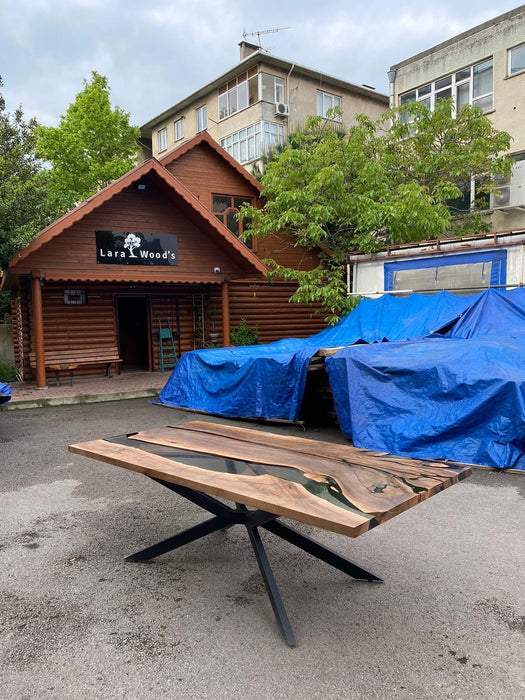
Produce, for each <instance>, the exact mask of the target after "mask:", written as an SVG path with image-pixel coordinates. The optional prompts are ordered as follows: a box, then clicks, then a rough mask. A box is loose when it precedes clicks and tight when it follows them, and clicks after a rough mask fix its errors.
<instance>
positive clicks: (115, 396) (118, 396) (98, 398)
mask: <svg viewBox="0 0 525 700" xmlns="http://www.w3.org/2000/svg"><path fill="white" fill-rule="evenodd" d="M159 391H160V389H138V390H135V391H118V392H115V393H112V394H77V395H76V396H50V397H48V398H41V399H20V400H18V401H16V400H14V401H13V400H11V401H8V402H7V404H5V405H4V406H2V410H3V411H21V410H24V409H26V408H47V407H48V406H71V405H74V404H85V403H99V402H102V401H124V400H125V399H147V398H152V397H155V398H156V397H157V396H158V395H159Z"/></svg>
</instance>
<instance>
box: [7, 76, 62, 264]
mask: <svg viewBox="0 0 525 700" xmlns="http://www.w3.org/2000/svg"><path fill="white" fill-rule="evenodd" d="M2 85H3V83H2V81H1V79H0V87H2ZM36 128H37V122H36V120H35V119H30V120H29V121H25V119H24V114H23V111H22V108H21V107H18V108H17V109H16V110H15V112H14V113H13V114H12V115H11V114H9V113H8V112H7V111H6V106H5V100H4V98H3V96H2V95H1V94H0V267H1V268H5V267H7V263H8V262H9V260H10V258H11V257H12V256H13V255H14V254H15V253H16V251H17V250H19V249H20V248H23V247H24V246H26V245H27V244H28V243H30V242H31V240H32V239H33V238H34V236H35V234H36V233H37V232H38V231H39V230H40V229H41V228H43V227H44V226H46V225H47V224H48V223H50V221H51V220H52V218H53V210H52V209H51V208H50V206H49V202H48V200H47V197H46V193H47V179H48V178H47V173H46V172H45V171H43V170H42V164H41V162H40V161H39V160H38V158H37V157H36V155H35V152H34V148H35V142H36V135H35V130H36Z"/></svg>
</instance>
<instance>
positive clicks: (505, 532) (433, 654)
mask: <svg viewBox="0 0 525 700" xmlns="http://www.w3.org/2000/svg"><path fill="white" fill-rule="evenodd" d="M193 418H194V416H193V415H192V414H191V413H185V412H182V411H177V410H173V409H167V408H163V407H160V406H155V405H151V404H150V403H148V401H147V400H145V399H137V400H127V401H116V402H110V403H94V404H85V405H72V406H69V405H66V406H57V407H48V408H45V409H34V410H26V411H7V412H3V413H0V582H1V591H0V698H1V699H2V700H3V699H4V698H5V699H6V700H7V699H8V698H9V699H11V698H16V699H17V700H29V699H31V700H32V699H33V698H35V699H36V698H38V700H46V699H51V698H53V699H60V700H62V699H64V698H66V699H68V698H75V699H76V700H78V699H80V700H82V699H84V698H86V699H91V698H93V699H94V698H97V700H100V699H103V700H105V699H112V698H128V699H132V700H142V699H144V700H146V699H148V700H149V699H153V698H155V699H157V698H185V699H186V698H214V699H217V700H219V699H221V698H228V699H230V698H232V699H233V698H239V697H247V698H250V700H259V699H260V700H263V699H264V700H266V699H268V700H269V699H270V698H271V699H272V700H278V699H281V698H282V699H289V698H290V699H291V698H293V699H295V698H297V699H299V698H300V699H301V700H309V699H310V698H312V699H319V700H327V699H328V700H330V699H332V698H334V699H335V698H345V699H348V700H352V699H353V698H363V699H366V700H374V699H376V698H377V699H381V700H385V699H388V700H390V699H395V698H417V699H424V698H433V699H434V698H436V699H441V698H443V699H445V698H450V699H454V700H456V699H458V700H459V699H463V700H467V699H473V700H474V699H475V700H485V699H486V700H498V699H499V698H501V699H505V700H507V699H511V700H514V699H518V698H519V699H521V698H523V697H525V672H524V669H525V664H524V659H525V585H524V568H525V566H524V564H525V537H524V533H525V508H524V497H525V475H521V474H504V473H500V472H491V471H482V470H475V471H474V474H473V476H471V477H469V478H468V479H466V480H465V481H463V482H461V483H459V484H457V485H455V486H453V487H452V488H450V489H447V490H445V491H443V492H442V493H440V494H438V495H437V496H435V497H433V498H431V499H430V500H428V501H426V502H423V503H421V504H420V505H418V506H416V507H415V508H412V509H411V510H409V511H407V512H406V513H403V514H401V515H399V516H398V517H396V518H394V519H393V520H390V521H388V522H386V523H384V524H383V525H381V526H380V527H378V528H376V529H374V530H372V531H371V532H369V533H366V534H365V535H363V536H361V537H358V538H356V539H349V538H345V537H343V536H340V535H336V534H332V533H329V532H326V531H319V530H314V529H313V528H309V527H307V526H301V525H299V526H298V527H299V529H301V530H302V531H303V532H306V533H308V534H311V535H312V536H314V537H316V538H317V539H319V540H320V541H321V542H323V543H324V544H326V545H328V546H330V547H332V548H333V549H336V550H337V551H339V552H341V553H342V554H344V555H346V556H348V557H350V558H351V559H353V560H355V561H356V562H357V563H358V564H361V565H362V566H363V567H364V568H367V569H369V570H371V571H373V572H374V573H376V574H378V575H380V576H381V577H382V578H383V579H384V581H385V582H384V583H382V584H377V583H364V582H357V581H354V580H352V579H351V578H349V577H347V576H345V575H344V574H343V573H341V572H339V571H337V570H335V569H332V568H331V567H329V566H327V565H326V564H323V563H322V562H320V561H317V560H315V559H313V558H312V557H310V556H309V555H307V554H306V553H303V552H301V551H299V550H297V549H295V548H293V547H291V546H290V545H289V544H287V543H286V542H284V541H283V540H280V539H277V538H275V537H274V536H273V535H271V534H270V533H265V532H263V533H262V535H263V539H264V543H265V546H266V550H267V553H268V556H269V558H270V562H271V564H272V567H273V570H274V573H275V576H276V578H277V581H278V584H279V586H280V590H281V593H282V596H283V599H284V603H285V605H286V608H287V611H288V615H289V617H290V619H291V623H292V626H293V628H294V631H295V635H296V638H297V647H296V648H289V647H288V646H287V645H286V644H285V643H284V641H283V640H282V638H281V636H280V633H279V630H278V628H277V625H276V622H275V619H274V615H273V612H272V609H271V606H270V603H269V600H268V597H267V595H266V592H265V590H264V587H263V584H262V581H261V578H260V574H259V570H258V568H257V564H256V561H255V558H254V555H253V553H252V550H251V547H250V546H249V542H248V539H247V534H246V532H245V531H244V528H240V527H236V528H235V527H234V528H232V529H230V530H228V531H227V532H221V533H216V534H213V535H210V536H209V537H207V538H204V539H201V540H199V541H197V542H194V543H192V544H190V545H188V546H186V547H183V548H182V549H179V550H177V551H176V552H171V553H168V554H166V555H164V556H162V557H159V558H158V559H157V560H154V561H152V562H150V563H147V564H137V563H125V562H124V561H123V558H124V557H125V556H126V555H128V554H131V553H133V552H135V551H137V550H139V549H141V548H142V547H145V546H147V545H148V544H152V543H154V542H156V541H158V540H160V539H162V538H164V537H168V536H170V535H172V534H174V533H175V532H177V531H179V530H182V529H185V528H187V527H191V526H192V525H194V524H196V523H197V522H199V521H200V520H201V519H202V516H201V512H200V511H199V509H198V508H197V507H196V506H194V505H192V504H190V503H189V502H187V501H185V500H183V499H181V498H180V497H178V496H176V495H175V494H173V493H171V492H169V491H168V490H167V489H165V488H163V487H161V486H159V485H157V484H155V483H154V482H152V481H151V480H148V479H147V478H146V477H144V476H142V475H140V474H134V473H131V472H129V471H126V470H123V469H119V468H117V467H113V466H109V465H104V464H102V463H99V462H96V461H93V460H90V459H87V458H82V457H79V456H76V455H73V454H71V453H69V452H68V450H67V446H68V444H70V443H73V442H82V441H86V440H90V439H94V438H98V437H104V436H111V435H118V434H123V433H129V432H132V431H134V430H137V429H139V428H147V427H154V426H159V425H168V424H174V423H180V422H184V421H187V420H191V419H193ZM201 418H202V417H201V416H199V419H201ZM209 420H212V419H211V418H210V419H209ZM213 420H217V419H213ZM219 422H221V421H220V419H219ZM224 422H228V421H224ZM239 424H242V425H246V424H245V423H239ZM249 425H250V427H255V426H254V425H253V424H251V423H250V424H249ZM259 427H261V428H263V429H265V430H268V429H269V430H273V431H276V432H285V433H289V434H297V435H302V434H303V433H302V432H301V430H300V428H298V427H296V426H287V427H285V426H276V425H273V426H267V425H265V426H259ZM306 435H307V436H308V437H312V438H319V439H324V440H331V441H334V442H345V440H344V438H343V436H342V435H341V434H340V432H339V431H338V430H337V429H335V428H325V429H309V430H308V431H307V432H306Z"/></svg>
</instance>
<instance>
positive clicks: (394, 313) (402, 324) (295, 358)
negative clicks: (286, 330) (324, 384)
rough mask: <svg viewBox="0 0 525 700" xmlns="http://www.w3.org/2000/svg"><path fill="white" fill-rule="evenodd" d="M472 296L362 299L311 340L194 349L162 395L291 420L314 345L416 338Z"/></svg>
mask: <svg viewBox="0 0 525 700" xmlns="http://www.w3.org/2000/svg"><path fill="white" fill-rule="evenodd" d="M472 300H473V297H458V296H455V295H453V294H449V293H448V292H441V293H440V294H438V295H436V296H434V297H430V296H423V295H421V294H413V295H411V296H410V297H408V298H404V299H399V298H394V297H389V296H384V297H381V298H380V299H375V300H372V299H363V300H362V301H361V302H360V304H359V306H358V307H357V308H356V309H355V311H353V312H352V313H351V314H349V315H348V316H345V317H344V318H343V319H341V321H340V322H339V323H338V324H337V325H336V326H333V327H329V328H326V329H325V330H324V331H321V332H320V333H317V334H316V335H313V336H311V337H310V338H304V339H299V338H288V339H284V340H279V341H277V342H275V343H270V344H268V345H253V346H248V347H239V348H217V349H213V350H195V351H193V352H189V353H186V354H185V355H183V356H182V358H181V359H180V360H179V362H178V363H177V366H176V367H175V369H174V371H173V373H172V375H171V377H170V378H169V380H168V381H167V383H166V385H165V387H164V388H163V390H162V392H161V394H160V396H159V401H160V402H161V403H163V404H167V405H170V406H181V407H184V408H192V409H194V410H199V411H206V412H208V413H214V414H218V415H222V416H227V417H230V418H233V417H237V418H240V417H250V418H274V419H276V418H279V419H287V420H296V419H297V416H298V414H299V409H300V407H301V401H302V398H303V393H304V386H305V382H306V372H307V368H308V363H309V362H310V359H311V358H312V356H313V355H315V353H316V352H317V351H318V350H320V349H321V348H328V347H340V346H344V345H352V344H354V343H359V342H366V343H373V342H375V341H382V340H401V339H406V338H419V337H421V336H422V335H426V334H428V333H431V332H432V331H435V330H437V329H439V328H441V327H443V326H446V325H448V324H450V323H452V322H453V321H455V320H456V319H457V318H458V317H459V315H460V314H461V313H462V312H463V311H465V309H466V308H468V306H469V304H471V303H472Z"/></svg>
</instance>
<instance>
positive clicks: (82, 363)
mask: <svg viewBox="0 0 525 700" xmlns="http://www.w3.org/2000/svg"><path fill="white" fill-rule="evenodd" d="M121 362H122V360H121V359H120V357H119V354H118V350H117V349H116V348H113V347H107V348H94V349H85V348H81V349H79V350H54V351H51V352H46V353H45V366H46V369H52V370H54V371H55V377H56V382H57V386H60V371H61V370H69V383H70V384H71V386H73V371H74V370H76V369H78V368H79V367H87V366H90V365H106V372H105V374H106V376H107V377H110V378H111V376H112V375H111V365H112V364H113V363H114V364H115V365H116V366H117V370H118V372H119V374H120V363H121ZM29 363H30V365H31V367H36V357H35V353H34V352H32V353H31V354H30V356H29Z"/></svg>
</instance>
